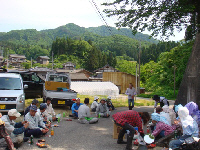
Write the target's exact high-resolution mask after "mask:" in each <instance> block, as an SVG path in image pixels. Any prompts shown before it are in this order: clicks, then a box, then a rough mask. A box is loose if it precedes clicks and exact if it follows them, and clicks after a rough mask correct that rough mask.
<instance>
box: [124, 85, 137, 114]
mask: <svg viewBox="0 0 200 150" xmlns="http://www.w3.org/2000/svg"><path fill="white" fill-rule="evenodd" d="M125 94H126V95H128V106H129V110H132V108H133V107H134V95H136V90H135V88H134V87H133V84H132V83H129V88H127V90H126V92H125ZM131 103H132V106H131Z"/></svg>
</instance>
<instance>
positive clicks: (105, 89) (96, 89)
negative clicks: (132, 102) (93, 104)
mask: <svg viewBox="0 0 200 150" xmlns="http://www.w3.org/2000/svg"><path fill="white" fill-rule="evenodd" d="M71 89H72V90H74V91H76V92H78V93H79V94H82V95H109V96H111V97H113V98H114V97H115V98H116V97H118V95H119V89H118V87H117V86H116V85H115V84H113V83H112V82H71Z"/></svg>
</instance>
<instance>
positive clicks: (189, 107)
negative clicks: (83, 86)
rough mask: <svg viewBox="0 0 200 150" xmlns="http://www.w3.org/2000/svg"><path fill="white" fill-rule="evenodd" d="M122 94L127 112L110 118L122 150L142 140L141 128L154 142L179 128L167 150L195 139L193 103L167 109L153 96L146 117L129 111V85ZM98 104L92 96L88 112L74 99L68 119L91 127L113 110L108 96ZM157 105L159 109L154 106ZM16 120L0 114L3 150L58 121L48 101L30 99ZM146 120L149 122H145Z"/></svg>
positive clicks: (198, 115) (199, 118)
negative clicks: (117, 128) (136, 139)
mask: <svg viewBox="0 0 200 150" xmlns="http://www.w3.org/2000/svg"><path fill="white" fill-rule="evenodd" d="M126 94H127V95H128V104H129V110H127V111H121V112H117V113H115V114H113V115H112V118H113V120H114V122H115V124H116V125H117V126H120V127H121V131H120V132H119V135H118V140H117V143H118V144H126V150H132V140H133V137H134V135H135V133H139V134H140V135H141V136H142V137H144V129H143V127H144V125H147V127H148V128H150V129H151V133H152V136H154V138H155V141H158V140H159V139H161V138H163V137H166V136H168V135H170V134H171V133H173V132H174V131H175V130H177V129H180V128H181V129H182V135H181V136H180V137H178V138H177V139H173V140H171V141H170V143H169V149H170V150H172V149H173V150H174V149H177V148H180V146H181V145H182V144H183V143H184V142H185V140H186V139H188V138H191V137H198V136H199V127H198V126H199V124H200V111H199V107H198V105H197V104H196V103H194V102H189V103H187V104H186V105H185V106H182V105H181V104H179V105H175V106H174V108H171V107H169V102H168V100H167V99H166V98H165V97H160V96H158V95H154V97H153V100H155V105H154V112H153V113H152V114H149V113H148V112H137V111H135V110H132V108H133V107H134V95H135V90H134V89H133V87H132V85H131V84H130V87H129V88H128V89H127V92H126ZM129 98H130V99H129ZM98 101H99V97H97V96H95V97H94V101H93V102H92V104H91V108H89V106H88V105H89V98H85V100H84V103H81V102H80V98H76V102H75V103H74V104H73V105H72V107H71V110H72V115H70V117H73V118H74V119H78V122H79V123H80V124H94V123H97V122H98V121H99V118H100V117H104V118H108V117H110V115H111V111H112V110H114V109H115V107H114V106H113V104H112V101H111V97H110V96H108V97H107V99H105V98H103V99H101V100H100V101H99V102H98ZM131 103H132V105H131ZM158 103H160V106H157V105H158ZM91 113H94V114H95V117H91V116H92V115H91ZM18 117H20V113H19V112H17V110H16V109H11V110H9V111H8V114H7V115H3V116H2V115H1V114H0V131H1V132H0V137H1V138H2V137H3V138H4V139H5V141H6V143H7V145H8V146H7V149H11V150H14V149H15V148H18V147H19V146H20V145H21V143H22V142H27V141H28V140H29V137H30V136H34V137H41V136H42V135H45V134H46V133H47V132H48V131H49V128H50V127H51V122H52V121H57V120H58V118H57V117H56V113H55V111H54V109H53V107H52V104H51V99H49V98H48V99H47V101H46V103H41V104H39V102H38V100H36V99H34V100H33V101H32V103H31V105H30V106H28V107H27V108H26V109H25V111H24V121H23V122H17V123H16V122H15V120H16V119H17V118H18ZM150 120H151V122H149V121H150ZM136 128H137V129H136ZM136 130H137V131H136ZM125 133H127V142H125V141H123V137H124V134H125ZM0 140H1V139H0Z"/></svg>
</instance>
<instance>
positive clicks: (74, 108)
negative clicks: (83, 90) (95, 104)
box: [71, 98, 83, 119]
mask: <svg viewBox="0 0 200 150" xmlns="http://www.w3.org/2000/svg"><path fill="white" fill-rule="evenodd" d="M81 105H83V104H82V103H80V98H76V103H74V104H73V105H72V107H71V109H72V116H73V117H74V119H77V118H78V109H79V107H80V106H81Z"/></svg>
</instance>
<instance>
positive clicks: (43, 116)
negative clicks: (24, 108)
mask: <svg viewBox="0 0 200 150" xmlns="http://www.w3.org/2000/svg"><path fill="white" fill-rule="evenodd" d="M46 108H47V104H46V103H41V104H40V108H39V109H37V113H38V114H39V116H40V117H41V119H42V120H43V121H44V123H45V124H46V126H47V127H48V128H49V127H50V126H51V123H50V122H49V121H47V115H48V114H47V113H46V111H45V110H46Z"/></svg>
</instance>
